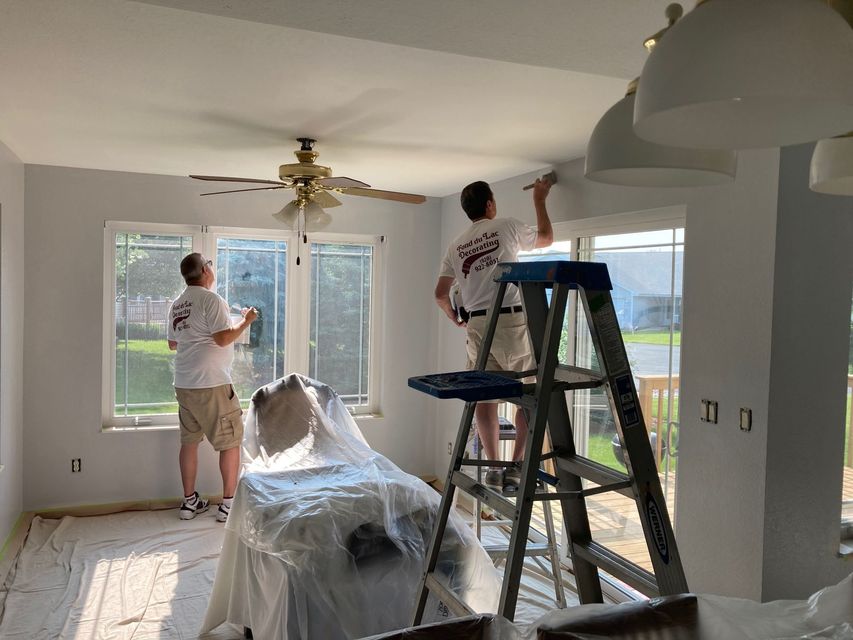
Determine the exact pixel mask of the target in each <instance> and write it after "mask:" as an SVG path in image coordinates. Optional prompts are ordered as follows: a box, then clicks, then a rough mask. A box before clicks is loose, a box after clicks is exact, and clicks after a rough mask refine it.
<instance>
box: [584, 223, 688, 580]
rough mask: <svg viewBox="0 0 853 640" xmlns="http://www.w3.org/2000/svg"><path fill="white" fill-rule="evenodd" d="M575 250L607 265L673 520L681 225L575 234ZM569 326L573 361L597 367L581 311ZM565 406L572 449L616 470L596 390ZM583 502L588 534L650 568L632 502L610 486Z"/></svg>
mask: <svg viewBox="0 0 853 640" xmlns="http://www.w3.org/2000/svg"><path fill="white" fill-rule="evenodd" d="M577 257H578V259H579V260H584V261H592V262H603V263H605V264H607V266H608V270H609V272H610V279H611V281H612V283H613V291H612V292H611V293H612V296H613V305H614V307H615V309H616V314H617V317H618V319H619V325H620V327H621V330H622V337H623V340H624V342H625V347H626V350H627V352H628V359H629V362H630V365H631V371H632V373H633V376H634V383H635V385H636V387H637V392H638V395H639V398H640V404H641V408H642V412H643V417H644V418H645V423H646V428H647V429H648V432H649V439H650V441H651V445H652V449H653V451H654V454H655V460H656V461H657V465H658V470H659V473H660V479H661V485H662V488H663V489H664V493H665V495H666V497H667V507H668V509H669V513H670V517H671V518H672V519H673V521H674V519H675V517H674V514H675V491H676V474H677V467H678V382H679V362H680V355H681V353H680V351H681V299H682V273H683V265H684V230H683V229H682V228H669V229H661V230H657V231H644V232H638V233H623V234H612V235H590V236H586V237H581V238H579V241H578V253H577ZM576 327H577V330H576V336H577V337H576V339H575V348H574V363H575V364H576V365H578V366H581V367H586V368H591V369H598V358H597V355H596V353H595V349H594V347H593V345H592V341H591V339H590V338H589V329H588V327H587V325H586V318H585V316H584V314H582V313H578V314H577V319H576ZM573 405H574V411H573V427H574V430H575V441H576V442H575V444H576V446H577V449H578V453H580V454H581V455H584V456H586V457H588V458H591V459H592V460H595V461H596V462H599V463H601V464H604V465H607V466H609V467H611V468H614V469H617V470H620V471H624V470H625V464H624V460H623V458H622V448H621V445H620V442H619V438H618V436H617V434H616V425H615V422H614V419H613V416H612V414H611V411H610V406H609V403H608V401H607V397H606V395H605V394H604V392H603V391H602V390H600V389H594V390H591V391H579V392H575V394H574V402H573ZM588 506H589V510H590V521H591V525H592V528H593V537H594V538H595V539H597V540H598V541H599V542H602V543H604V544H606V545H607V546H609V547H610V548H612V549H613V550H614V551H617V552H618V553H620V554H621V555H624V556H625V557H627V558H629V559H631V560H633V561H634V562H636V563H637V564H639V565H641V566H644V567H646V568H648V569H651V563H650V561H649V557H648V553H647V551H646V545H645V540H644V537H643V532H642V528H641V525H640V521H639V517H638V514H637V508H636V505H635V503H634V502H633V501H632V500H630V499H628V498H625V497H624V496H621V495H619V494H617V493H614V492H610V493H604V494H600V495H596V496H594V497H592V498H590V499H589V500H588Z"/></svg>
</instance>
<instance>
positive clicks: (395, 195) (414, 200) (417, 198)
mask: <svg viewBox="0 0 853 640" xmlns="http://www.w3.org/2000/svg"><path fill="white" fill-rule="evenodd" d="M341 193H344V194H346V195H349V196H367V197H368V198H379V199H380V200H394V201H395V202H408V203H409V204H422V203H423V202H426V196H421V195H418V194H416V193H401V192H400V191H383V190H381V189H361V188H359V187H350V188H348V189H341Z"/></svg>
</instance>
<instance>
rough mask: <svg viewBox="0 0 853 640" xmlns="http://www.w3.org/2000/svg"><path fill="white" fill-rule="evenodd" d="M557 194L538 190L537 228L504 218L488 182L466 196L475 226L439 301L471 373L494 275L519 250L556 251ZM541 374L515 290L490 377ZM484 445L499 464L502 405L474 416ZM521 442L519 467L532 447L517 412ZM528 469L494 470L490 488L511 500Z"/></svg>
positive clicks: (446, 275)
mask: <svg viewBox="0 0 853 640" xmlns="http://www.w3.org/2000/svg"><path fill="white" fill-rule="evenodd" d="M550 190H551V183H550V182H548V181H547V180H537V181H536V182H535V183H534V186H533V205H534V208H535V209H536V228H535V229H534V228H532V227H530V226H528V225H526V224H524V223H523V222H520V221H519V220H516V219H515V218H497V217H496V216H497V205H496V204H495V198H494V195H493V194H492V190H491V188H490V187H489V185H488V184H487V183H485V182H482V181H480V182H472V183H471V184H469V185H468V186H467V187H465V188H464V189H463V190H462V197H461V201H462V209H463V210H464V211H465V213H466V215H467V216H468V218H469V219H470V220H471V222H472V224H471V226H470V227H468V228H467V229H466V230H465V231H464V232H463V233H462V234H460V235H459V237H457V238H456V239H455V240H454V241H453V242H451V243H450V246H449V247H448V248H447V252H446V253H445V255H444V259H443V260H442V262H441V271H440V273H439V276H438V283H437V284H436V286H435V301H436V303H437V304H438V306H439V307H441V309H442V310H443V311H444V313H445V314H446V315H447V317H448V318H450V320H451V322H453V323H454V324H455V325H457V326H462V327H466V333H467V341H466V342H467V352H468V365H467V368H468V369H473V368H474V366H475V363H476V360H477V352H478V351H479V350H480V344H481V342H482V340H483V334H484V333H485V329H486V313H487V311H488V309H489V305H491V303H492V298H493V297H494V295H495V289H496V287H497V286H498V285H497V283H496V282H495V281H494V277H495V276H494V272H495V269H496V267H497V265H498V263H500V262H515V261H516V260H517V259H518V252H519V251H530V250H531V249H534V248H541V247H548V246H550V245H551V242H553V239H554V237H553V231H552V229H551V221H550V220H549V218H548V211H547V209H546V208H545V200H546V198H547V197H548V192H549V191H550ZM454 281H455V282H457V283H458V285H459V288H460V290H461V294H462V301H463V304H464V306H465V309H466V310H467V311H468V312H469V313H470V317H469V319H468V322H467V323H465V322H462V321H460V320H459V319H457V316H456V311H455V310H454V309H453V306H452V305H451V302H450V298H449V293H450V290H451V287H452V286H453V283H454ZM535 368H536V363H535V360H534V358H533V350H532V348H531V346H530V338H529V336H528V335H527V321H526V319H525V317H524V313H523V310H522V307H521V294H520V293H519V291H518V288H517V287H515V286H514V285H510V286H509V287H507V292H506V295H505V296H504V299H503V304H502V306H501V313H500V316H499V318H498V326H497V330H496V331H495V337H494V340H493V341H492V348H491V351H490V353H489V359H488V361H487V362H486V370H487V371H530V370H533V369H535ZM474 415H475V419H476V422H477V431H478V433H479V435H480V441H481V442H482V444H483V448H484V449H485V450H486V457H487V458H488V459H489V460H497V459H498V436H499V424H498V406H497V404H496V402H479V403H477V407H476V409H475V410H474ZM515 427H516V434H517V435H516V439H515V447H514V449H513V454H512V461H513V462H517V463H520V461H521V460H522V458H523V457H524V444H525V442H526V440H527V416H526V415H525V412H524V411H523V410H522V409H520V408H519V409H517V410H516V413H515ZM519 467H520V464H517V465H515V466H513V467H508V468H506V469H504V470H503V472H501V468H500V467H491V468H489V469H488V470H487V471H486V474H485V484H486V485H488V486H490V487H492V488H494V489H498V490H503V491H505V492H507V493H510V492H513V491H516V490H517V489H518V484H519V480H520V468H519Z"/></svg>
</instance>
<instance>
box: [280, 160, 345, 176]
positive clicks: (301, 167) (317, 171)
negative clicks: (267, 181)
mask: <svg viewBox="0 0 853 640" xmlns="http://www.w3.org/2000/svg"><path fill="white" fill-rule="evenodd" d="M331 175H332V170H331V169H330V168H329V167H324V166H322V165H319V164H314V163H313V162H297V163H294V164H283V165H281V166H279V168H278V177H279V178H281V179H282V180H299V179H302V178H328V177H330V176H331Z"/></svg>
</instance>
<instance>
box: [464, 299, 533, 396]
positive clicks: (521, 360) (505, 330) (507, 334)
mask: <svg viewBox="0 0 853 640" xmlns="http://www.w3.org/2000/svg"><path fill="white" fill-rule="evenodd" d="M485 332H486V316H475V317H473V318H469V319H468V323H467V340H466V349H467V352H468V364H467V365H466V369H469V370H470V369H473V368H474V366H475V365H476V363H477V352H479V350H480V344H481V343H482V342H483V334H484V333H485ZM532 369H536V360H535V359H534V358H533V347H532V346H531V344H530V338H529V337H528V335H527V318H526V317H525V316H524V312H521V311H519V312H516V313H502V314H500V316H499V317H498V326H497V329H496V330H495V337H494V340H492V349H491V351H490V352H489V359H488V360H487V361H486V371H530V370H532ZM531 379H532V378H531ZM491 402H498V401H497V400H494V401H491Z"/></svg>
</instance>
